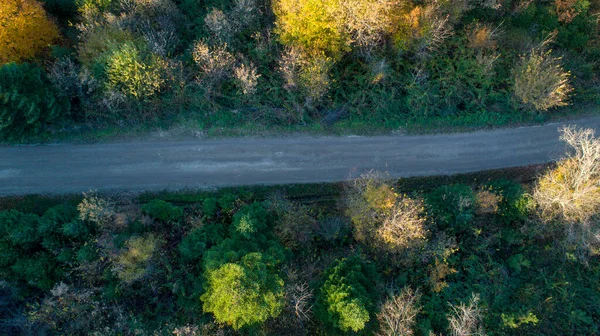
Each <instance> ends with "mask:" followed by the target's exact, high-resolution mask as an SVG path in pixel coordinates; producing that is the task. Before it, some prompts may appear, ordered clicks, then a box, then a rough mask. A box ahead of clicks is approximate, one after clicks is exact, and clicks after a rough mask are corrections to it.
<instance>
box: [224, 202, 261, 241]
mask: <svg viewBox="0 0 600 336" xmlns="http://www.w3.org/2000/svg"><path fill="white" fill-rule="evenodd" d="M232 224H233V225H232V226H231V230H232V232H231V234H232V236H233V237H236V236H238V235H239V236H241V237H243V238H245V239H252V238H254V236H255V235H256V234H258V233H260V232H262V231H264V230H265V229H266V228H267V225H268V223H267V211H266V210H265V208H263V206H262V205H261V204H260V203H252V204H251V205H245V206H243V207H242V208H241V209H240V210H238V212H236V213H235V215H234V216H233V220H232Z"/></svg>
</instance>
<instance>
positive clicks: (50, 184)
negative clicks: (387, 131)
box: [0, 117, 600, 196]
mask: <svg viewBox="0 0 600 336" xmlns="http://www.w3.org/2000/svg"><path fill="white" fill-rule="evenodd" d="M569 124H576V125H579V126H583V127H591V128H595V129H598V128H599V127H600V117H593V118H587V119H581V120H576V121H569ZM558 127H560V124H556V123H555V124H548V125H544V126H533V127H522V128H515V129H500V130H493V131H479V132H474V133H463V134H443V135H423V136H379V137H324V138H312V137H294V138H279V139H247V138H241V139H225V140H188V141H171V142H167V141H164V142H133V143H108V144H92V145H47V146H12V147H11V146H4V147H0V196H6V195H24V194H32V193H43V194H64V193H75V192H82V191H88V190H93V189H95V190H99V191H109V190H117V189H121V190H129V191H142V190H148V191H155V190H163V189H181V188H207V187H220V186H231V185H250V184H285V183H306V182H325V181H338V180H343V179H345V178H347V177H348V176H349V175H351V174H353V175H356V174H357V173H360V172H363V171H365V170H370V169H379V170H386V171H388V172H389V173H390V174H391V175H392V176H395V177H409V176H424V175H441V174H454V173H465V172H473V171H479V170H487V169H495V168H505V167H515V166H524V165H530V164H537V163H544V162H549V161H551V160H554V159H556V158H558V157H559V156H560V155H561V153H562V150H563V146H562V144H561V143H560V142H559V140H558V130H557V129H558Z"/></svg>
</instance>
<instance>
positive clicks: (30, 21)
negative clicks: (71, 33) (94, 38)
mask: <svg viewBox="0 0 600 336" xmlns="http://www.w3.org/2000/svg"><path fill="white" fill-rule="evenodd" d="M0 27H2V30H0V64H2V63H9V62H21V61H24V60H31V59H33V58H34V57H35V56H37V55H40V54H41V53H42V52H44V51H45V50H47V48H48V45H50V44H52V43H54V42H56V41H57V40H58V38H59V35H58V28H57V27H56V25H55V24H54V23H53V22H52V21H50V20H49V19H48V17H47V16H46V12H45V11H44V8H42V5H41V4H40V3H39V2H37V1H36V0H3V1H2V2H1V3H0Z"/></svg>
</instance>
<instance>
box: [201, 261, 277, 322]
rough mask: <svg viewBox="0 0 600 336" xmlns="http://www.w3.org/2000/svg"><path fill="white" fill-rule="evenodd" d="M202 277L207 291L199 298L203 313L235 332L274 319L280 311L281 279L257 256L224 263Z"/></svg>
mask: <svg viewBox="0 0 600 336" xmlns="http://www.w3.org/2000/svg"><path fill="white" fill-rule="evenodd" d="M205 276H206V285H205V288H206V292H205V293H204V294H203V295H202V296H201V297H200V299H201V300H202V302H203V303H204V305H203V309H204V311H205V312H207V313H212V314H213V315H214V316H215V319H216V320H217V322H219V323H224V324H227V325H230V326H231V327H233V329H235V330H239V329H240V328H243V327H246V326H251V325H256V324H258V323H262V322H264V321H266V320H267V319H268V318H270V317H276V316H277V315H279V313H280V312H281V310H282V308H283V304H284V302H283V297H284V291H283V288H284V287H283V280H281V278H280V277H279V276H278V275H277V274H276V273H275V272H274V271H273V270H270V269H269V268H268V267H267V265H266V264H265V262H264V260H263V257H262V255H261V254H260V253H250V254H247V255H245V256H244V257H243V258H242V259H241V260H240V261H239V262H237V263H226V264H223V265H222V266H220V267H219V268H217V269H215V270H209V271H207V272H206V274H205Z"/></svg>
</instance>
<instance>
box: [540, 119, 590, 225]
mask: <svg viewBox="0 0 600 336" xmlns="http://www.w3.org/2000/svg"><path fill="white" fill-rule="evenodd" d="M561 133H562V134H561V137H560V138H561V140H562V141H564V142H566V143H567V145H568V146H569V147H570V148H571V150H572V152H571V153H570V154H569V155H568V156H567V157H566V158H564V159H562V160H560V161H558V162H557V166H556V168H554V169H552V170H549V171H548V172H546V173H545V174H544V175H542V176H541V177H540V178H539V179H538V181H537V184H536V186H535V188H534V192H533V198H534V200H535V201H536V203H537V205H538V207H539V209H540V210H541V214H542V217H543V218H544V219H546V220H550V219H554V218H562V219H564V220H566V221H568V222H585V221H587V220H589V219H590V218H591V217H592V216H593V215H595V214H596V213H598V211H600V139H599V138H597V137H595V136H594V133H595V132H594V130H592V129H576V128H575V127H565V128H563V129H562V130H561Z"/></svg>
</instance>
